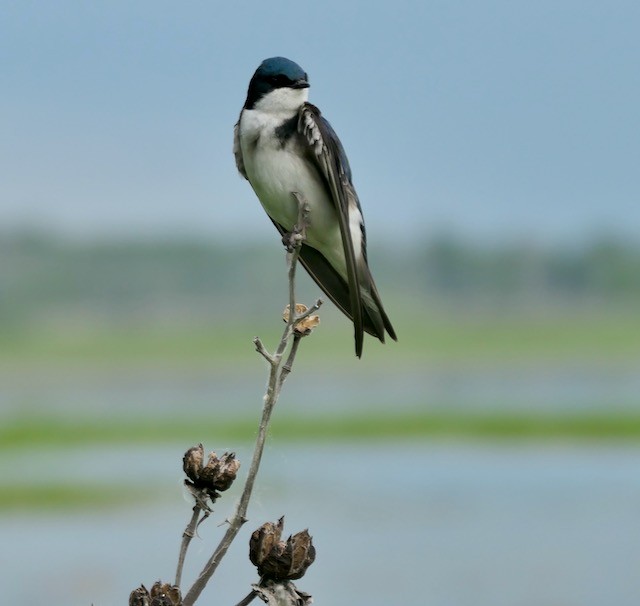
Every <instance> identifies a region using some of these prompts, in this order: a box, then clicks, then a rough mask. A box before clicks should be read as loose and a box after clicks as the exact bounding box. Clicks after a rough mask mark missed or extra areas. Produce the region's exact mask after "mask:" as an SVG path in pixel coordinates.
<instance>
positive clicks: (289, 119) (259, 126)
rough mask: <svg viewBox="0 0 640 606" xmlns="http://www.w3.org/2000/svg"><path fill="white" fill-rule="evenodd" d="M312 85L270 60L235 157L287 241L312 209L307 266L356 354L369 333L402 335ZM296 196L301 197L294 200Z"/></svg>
mask: <svg viewBox="0 0 640 606" xmlns="http://www.w3.org/2000/svg"><path fill="white" fill-rule="evenodd" d="M308 88H309V79H308V77H307V74H306V73H305V72H304V70H303V69H302V68H301V67H300V66H299V65H298V64H297V63H294V62H293V61H290V60H289V59H285V58H284V57H272V58H271V59H266V60H264V61H263V62H262V63H261V64H260V67H258V69H257V70H256V72H255V73H254V74H253V77H252V78H251V81H250V82H249V90H248V92H247V100H246V101H245V103H244V107H243V108H242V111H241V112H240V118H239V120H238V122H237V124H236V125H235V128H234V143H233V153H234V155H235V159H236V165H237V167H238V170H239V171H240V174H242V176H243V177H245V179H247V180H248V181H249V183H250V184H251V187H253V190H254V191H255V193H256V195H257V196H258V198H259V200H260V202H261V204H262V206H263V208H264V210H265V211H266V212H267V214H268V215H269V217H270V218H271V220H272V221H273V223H274V224H275V226H276V227H277V228H278V231H279V232H280V234H281V235H282V236H283V237H284V236H287V234H289V233H290V232H291V231H292V230H293V228H294V226H295V224H296V222H297V219H298V201H297V198H296V196H299V197H300V198H302V199H304V200H305V201H306V202H307V204H308V206H309V211H310V212H309V224H308V227H307V229H306V234H305V240H304V242H303V244H302V248H301V250H300V261H301V262H302V265H303V266H304V267H305V269H306V270H307V271H308V272H309V274H310V275H311V277H312V278H313V279H314V280H315V281H316V283H317V284H318V286H320V288H321V289H322V290H323V291H324V292H325V293H326V294H327V295H328V296H329V298H330V299H331V300H332V301H333V302H334V303H335V304H336V305H337V306H338V307H339V308H340V309H341V310H342V311H343V312H344V313H345V314H346V315H347V316H348V317H349V318H351V319H352V320H353V325H354V336H355V349H356V355H357V356H358V357H360V356H361V355H362V345H363V340H364V332H365V331H366V332H368V333H369V334H371V335H373V336H374V337H377V338H378V339H380V341H382V342H383V343H384V338H385V333H387V334H388V335H389V336H390V337H391V338H392V339H394V340H396V334H395V332H394V330H393V327H392V326H391V322H390V321H389V318H388V317H387V314H386V313H385V311H384V309H383V307H382V302H381V301H380V295H379V294H378V290H377V288H376V285H375V284H374V282H373V277H372V276H371V272H370V271H369V266H368V263H367V247H366V234H365V228H364V220H363V218H362V210H361V208H360V202H359V200H358V195H357V194H356V190H355V189H354V187H353V183H352V182H351V169H350V167H349V161H348V160H347V156H346V154H345V152H344V149H343V147H342V144H341V143H340V140H339V139H338V136H337V135H336V133H335V132H334V130H333V128H332V127H331V125H330V124H329V122H327V120H325V119H324V118H323V117H322V115H321V114H320V110H319V109H318V108H317V107H315V106H314V105H312V104H311V103H308V102H307V98H308ZM294 194H295V195H294Z"/></svg>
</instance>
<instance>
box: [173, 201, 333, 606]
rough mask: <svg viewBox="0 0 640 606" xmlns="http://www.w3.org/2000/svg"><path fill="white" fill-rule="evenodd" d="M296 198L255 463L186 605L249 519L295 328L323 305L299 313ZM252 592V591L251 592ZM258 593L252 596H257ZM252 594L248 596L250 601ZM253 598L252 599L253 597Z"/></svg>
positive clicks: (303, 209)
mask: <svg viewBox="0 0 640 606" xmlns="http://www.w3.org/2000/svg"><path fill="white" fill-rule="evenodd" d="M294 197H295V198H296V200H297V201H298V208H299V213H298V224H297V226H296V227H295V228H294V231H293V234H292V238H291V242H292V246H293V251H292V252H291V254H290V259H289V319H288V321H287V324H286V326H285V329H284V331H283V333H282V338H281V339H280V343H279V344H278V347H277V349H276V351H275V352H274V353H273V354H271V353H269V352H268V351H267V349H266V348H265V346H264V345H263V344H262V341H261V340H260V339H259V337H256V338H255V339H254V340H253V342H254V344H255V346H256V350H257V351H258V353H260V355H262V357H263V358H265V359H266V360H267V362H269V382H268V384H267V390H266V393H265V396H264V407H263V409H262V418H261V420H260V426H259V428H258V437H257V439H256V444H255V448H254V451H253V458H252V460H251V466H250V467H249V472H248V473H247V480H246V482H245V485H244V489H243V491H242V495H241V497H240V501H239V503H238V507H237V509H236V511H235V513H234V515H233V517H232V518H231V520H229V521H228V522H229V526H228V527H227V531H226V532H225V534H224V536H223V537H222V540H221V541H220V543H219V544H218V546H217V547H216V549H215V551H214V552H213V555H212V556H211V557H210V558H209V561H208V562H207V563H206V564H205V566H204V568H203V569H202V572H201V573H200V575H199V576H198V578H197V579H196V580H195V582H194V583H193V585H192V586H191V588H190V589H189V591H188V592H187V593H186V595H185V596H184V598H183V600H182V603H183V606H192V605H193V604H194V602H195V601H196V600H197V599H198V597H199V595H200V594H201V593H202V590H203V589H204V588H205V586H206V584H207V583H208V581H209V579H210V578H211V577H212V576H213V573H214V572H215V571H216V569H217V567H218V565H219V564H220V561H221V560H222V558H223V557H224V555H225V554H226V552H227V550H228V549H229V546H230V545H231V543H232V541H233V540H234V539H235V537H236V535H237V534H238V532H239V530H240V528H241V527H242V525H243V524H244V523H245V522H246V521H247V520H246V517H245V516H246V513H247V508H248V506H249V499H250V498H251V493H252V491H253V485H254V483H255V479H256V475H257V473H258V469H259V467H260V461H261V459H262V453H263V451H264V445H265V442H266V438H267V430H268V427H269V421H270V419H271V413H272V412H273V408H274V406H275V404H276V402H277V401H278V397H279V396H280V390H281V389H282V385H283V383H284V381H285V379H286V377H287V376H288V375H289V373H290V372H291V367H292V366H293V362H294V359H295V355H296V353H297V350H298V345H299V342H300V335H299V334H296V333H295V331H294V325H295V324H296V323H297V322H299V321H300V318H301V317H302V316H305V317H306V316H307V315H309V314H311V313H313V312H314V311H316V310H317V309H318V307H320V305H321V303H322V302H321V301H317V302H316V303H315V305H313V306H312V307H311V309H310V310H308V311H306V312H305V313H304V314H302V315H301V316H296V314H295V275H296V266H297V264H298V259H299V257H300V248H301V246H302V241H303V239H304V232H305V229H306V225H307V221H308V214H309V210H308V205H307V204H306V202H305V201H304V200H303V199H302V198H301V196H299V195H297V194H294ZM292 337H293V345H292V346H291V350H290V352H289V356H288V357H287V359H286V362H285V363H284V365H283V364H282V358H283V355H284V353H285V351H286V349H287V346H288V344H289V341H290V340H291V339H292ZM250 595H251V594H250ZM253 597H254V596H252V597H251V599H253ZM248 599H249V596H247V597H246V598H245V600H248ZM249 601H251V600H249ZM245 603H246V604H248V603H249V602H248V601H246V602H245V601H243V602H240V604H245Z"/></svg>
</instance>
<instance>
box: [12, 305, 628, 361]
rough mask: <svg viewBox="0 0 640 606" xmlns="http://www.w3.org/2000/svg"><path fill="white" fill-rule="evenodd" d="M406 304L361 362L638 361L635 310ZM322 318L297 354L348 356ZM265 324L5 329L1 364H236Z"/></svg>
mask: <svg viewBox="0 0 640 606" xmlns="http://www.w3.org/2000/svg"><path fill="white" fill-rule="evenodd" d="M415 315H416V317H415V318H414V317H413V316H412V313H411V311H410V310H407V311H406V313H402V314H399V316H398V320H397V321H396V325H397V332H398V335H399V342H398V343H397V344H395V343H391V344H389V345H388V346H387V347H381V346H380V345H379V344H378V343H377V342H376V341H375V340H373V339H367V341H366V344H365V356H364V359H363V361H362V362H360V363H361V364H363V363H364V364H369V363H372V364H376V365H378V364H383V365H385V366H387V365H391V367H393V366H394V365H396V364H403V363H405V362H407V361H420V362H425V363H428V362H457V361H482V362H486V363H497V364H501V363H504V362H509V361H514V360H521V361H535V360H540V361H567V360H577V361H582V360H595V361H603V362H607V361H609V362H611V361H616V362H620V361H622V362H624V361H625V360H630V361H635V360H638V359H640V314H637V313H636V312H635V311H634V310H623V311H616V310H612V311H611V312H607V313H604V312H602V311H599V312H593V313H590V312H584V311H583V312H576V313H574V314H572V313H569V312H567V310H563V312H562V313H552V312H548V313H544V314H543V313H538V314H528V315H523V314H518V315H513V316H511V315H507V316H502V317H501V316H500V315H499V314H497V313H482V314H481V313H460V314H456V313H453V312H451V313H432V314H428V313H425V312H424V311H416V314H415ZM321 318H322V324H321V326H320V328H319V329H317V330H316V332H315V333H314V334H313V335H312V336H311V337H310V338H309V340H308V342H307V343H305V344H304V349H303V352H302V354H301V356H300V357H301V358H302V357H304V358H305V359H308V360H311V361H312V362H313V363H314V364H315V363H323V362H324V361H326V360H328V359H331V360H333V359H334V357H335V356H339V357H340V358H341V359H344V360H345V361H346V360H350V359H351V358H352V357H353V355H352V351H353V348H352V341H351V334H352V329H351V327H350V324H349V323H348V322H347V321H346V320H345V319H344V318H342V317H341V316H339V315H337V313H336V312H335V311H334V310H328V311H326V312H325V311H324V310H323V312H322V314H321ZM279 331H280V325H279V323H278V318H277V315H276V316H275V318H274V320H273V321H265V322H263V323H260V324H258V323H256V322H255V321H253V322H248V323H246V324H242V323H238V322H230V323H228V324H225V325H220V324H217V325H210V326H207V325H202V326H200V325H198V326H187V327H169V328H160V327H155V328H154V327H151V328H136V327H118V328H113V327H102V328H100V327H96V326H89V327H84V328H83V327H82V326H80V327H74V328H65V329H55V330H54V329H43V330H37V331H36V330H33V331H20V332H18V333H14V334H12V333H11V332H10V331H9V332H8V333H7V332H5V335H4V337H3V338H2V339H0V361H2V362H4V363H7V364H12V365H17V366H21V365H26V366H28V365H30V364H50V365H53V366H55V365H76V366H78V367H79V368H82V367H83V366H85V365H88V364H111V365H136V364H145V365H148V364H155V363H171V364H177V365H180V364H184V365H194V364H196V365H197V364H212V363H215V364H236V363H242V362H244V361H246V360H249V359H250V358H251V357H252V356H253V355H255V354H254V353H253V346H252V343H251V340H252V338H253V337H254V336H255V335H260V336H261V338H262V339H263V341H264V342H265V343H266V344H267V345H269V344H270V343H273V344H275V343H276V342H277V339H278V338H279V334H280V333H279Z"/></svg>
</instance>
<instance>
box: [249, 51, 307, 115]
mask: <svg viewBox="0 0 640 606" xmlns="http://www.w3.org/2000/svg"><path fill="white" fill-rule="evenodd" d="M308 88H309V78H308V77H307V74H306V72H305V71H304V70H303V69H302V68H301V67H300V66H299V65H298V64H297V63H294V62H293V61H291V60H290V59H286V58H285V57H271V58H270V59H265V60H264V61H263V62H262V63H261V64H260V67H258V69H257V70H256V72H255V73H254V74H253V77H252V78H251V82H249V90H248V91H247V100H246V101H245V104H244V107H245V109H260V110H261V111H271V112H282V113H289V112H291V113H293V112H295V111H297V110H298V108H299V107H300V106H301V105H302V104H303V103H304V102H305V101H306V100H307V98H308V90H307V89H308Z"/></svg>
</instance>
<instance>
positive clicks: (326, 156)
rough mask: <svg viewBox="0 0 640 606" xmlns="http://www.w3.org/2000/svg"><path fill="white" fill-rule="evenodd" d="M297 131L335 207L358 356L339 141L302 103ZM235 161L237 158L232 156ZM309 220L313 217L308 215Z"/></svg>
mask: <svg viewBox="0 0 640 606" xmlns="http://www.w3.org/2000/svg"><path fill="white" fill-rule="evenodd" d="M298 132H299V133H300V135H302V136H303V137H304V139H305V141H306V142H307V145H308V146H309V151H310V157H311V158H312V159H313V160H314V161H315V163H316V165H317V166H318V169H319V170H320V174H321V175H322V176H323V178H324V179H325V181H326V184H327V188H328V191H329V192H330V194H331V199H332V201H333V203H334V205H335V207H336V211H337V215H338V220H339V224H340V234H341V236H342V245H343V248H344V256H345V260H346V265H347V281H348V286H349V301H350V307H351V310H350V311H351V314H349V315H351V317H352V318H353V325H354V335H355V342H356V355H357V356H358V357H360V356H361V355H362V345H363V341H364V330H363V323H362V301H361V298H360V287H359V280H358V269H357V263H356V256H355V251H354V247H353V240H352V238H351V231H350V227H349V204H350V203H351V204H357V197H354V195H353V193H352V192H353V189H352V186H351V174H350V173H351V171H350V169H349V163H348V161H347V158H346V155H345V153H344V149H343V148H342V144H341V143H340V140H339V139H338V136H337V135H336V133H335V132H334V130H333V128H331V125H330V124H329V123H328V122H327V121H326V120H325V119H324V118H323V117H322V116H321V114H320V110H319V109H318V108H317V107H315V105H312V104H311V103H305V104H304V105H303V106H302V107H301V108H300V112H299V114H298ZM236 162H237V159H236ZM311 221H313V217H311Z"/></svg>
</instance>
